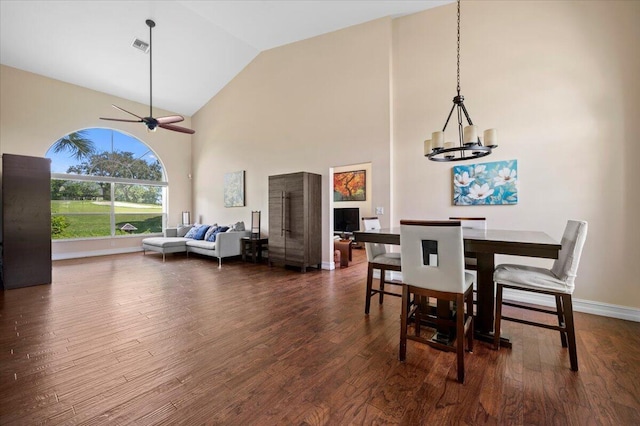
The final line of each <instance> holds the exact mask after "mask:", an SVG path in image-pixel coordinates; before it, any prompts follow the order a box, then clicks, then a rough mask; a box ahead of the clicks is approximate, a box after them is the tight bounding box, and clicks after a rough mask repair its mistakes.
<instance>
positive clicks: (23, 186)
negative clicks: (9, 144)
mask: <svg viewBox="0 0 640 426" xmlns="http://www.w3.org/2000/svg"><path fill="white" fill-rule="evenodd" d="M50 191H51V161H50V160H49V159H48V158H39V157H28V156H23V155H13V154H3V155H2V236H3V241H2V281H3V287H4V289H5V290H9V289H12V288H19V287H26V286H31V285H38V284H50V283H51V199H50Z"/></svg>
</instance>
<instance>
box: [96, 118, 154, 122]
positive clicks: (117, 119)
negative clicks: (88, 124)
mask: <svg viewBox="0 0 640 426" xmlns="http://www.w3.org/2000/svg"><path fill="white" fill-rule="evenodd" d="M100 120H109V121H124V122H126V123H142V122H143V121H142V120H125V119H123V118H105V117H100Z"/></svg>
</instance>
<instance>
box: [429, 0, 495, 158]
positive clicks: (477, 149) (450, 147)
mask: <svg viewBox="0 0 640 426" xmlns="http://www.w3.org/2000/svg"><path fill="white" fill-rule="evenodd" d="M457 65H458V86H457V92H458V95H457V96H456V97H454V98H453V106H452V107H451V111H450V112H449V116H448V117H447V121H446V122H445V123H444V127H443V128H442V131H439V132H433V133H432V134H431V139H427V140H425V141H424V155H425V157H427V158H429V160H431V161H463V160H472V159H474V158H480V157H484V156H487V155H489V154H491V151H492V150H493V149H494V148H497V147H498V145H497V142H498V139H497V134H496V129H487V130H485V131H484V134H483V139H484V145H483V144H482V142H481V140H480V137H479V136H478V126H476V125H475V124H473V122H472V121H471V117H470V116H469V113H468V112H467V108H466V107H465V106H464V96H462V95H461V94H460V0H458V64H457ZM454 110H457V113H458V145H457V146H456V145H455V144H454V143H453V142H445V141H444V131H445V130H446V129H447V125H448V124H449V119H451V116H452V115H453V111H454ZM463 116H464V118H466V120H467V123H468V125H467V126H463V124H462V122H463Z"/></svg>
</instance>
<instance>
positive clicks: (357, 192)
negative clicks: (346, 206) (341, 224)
mask: <svg viewBox="0 0 640 426" xmlns="http://www.w3.org/2000/svg"><path fill="white" fill-rule="evenodd" d="M366 179H367V173H366V171H365V170H355V171H351V172H338V173H334V174H333V201H365V200H366V199H367V191H366V188H367V186H366Z"/></svg>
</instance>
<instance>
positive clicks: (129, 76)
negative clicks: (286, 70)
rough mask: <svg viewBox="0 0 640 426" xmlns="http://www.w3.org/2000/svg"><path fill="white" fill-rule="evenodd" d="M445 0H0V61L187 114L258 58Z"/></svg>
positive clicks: (419, 9) (443, 2)
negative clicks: (141, 46)
mask: <svg viewBox="0 0 640 426" xmlns="http://www.w3.org/2000/svg"><path fill="white" fill-rule="evenodd" d="M452 1H453V0H411V1H401V0H398V1H383V0H372V1H370V0H355V1H350V0H344V1H339V0H324V1H318V0H316V1H302V0H289V1H271V0H267V1H248V0H245V1H204V0H200V1H177V0H163V1H122V0H120V1H116V0H111V1H96V0H90V1H87V0H85V1H77V0H71V1H50V0H46V1H34V0H21V1H14V0H0V63H2V64H4V65H8V66H11V67H14V68H19V69H22V70H26V71H30V72H33V73H36V74H41V75H44V76H47V77H50V78H54V79H57V80H62V81H65V82H68V83H72V84H75V85H78V86H83V87H87V88H90V89H93V90H97V91H100V92H104V93H108V94H110V95H115V96H118V97H121V98H125V99H129V100H132V101H137V102H140V103H143V104H147V105H148V104H149V56H148V55H145V54H144V53H142V52H141V51H139V50H137V49H134V48H133V47H131V44H132V42H133V40H134V39H135V38H139V39H141V40H144V41H146V42H148V41H149V28H148V27H147V25H146V24H145V20H146V19H153V20H154V21H155V22H156V27H155V28H154V29H153V105H154V107H156V106H157V107H160V108H163V109H166V110H169V111H173V112H177V113H179V114H184V115H188V116H190V115H193V114H194V113H195V112H196V111H198V109H200V108H201V107H202V106H203V105H204V104H205V103H206V102H207V101H209V99H211V98H212V97H213V96H214V95H215V94H216V93H218V91H219V90H220V89H222V88H223V87H224V86H225V85H226V84H227V83H228V82H229V81H231V79H233V77H234V76H235V75H236V74H238V73H239V72H240V71H241V70H242V69H243V68H244V67H245V66H246V65H247V64H248V63H250V62H251V61H252V60H253V58H255V57H256V56H257V55H258V53H260V52H261V51H263V50H267V49H271V48H274V47H277V46H281V45H284V44H288V43H292V42H295V41H299V40H303V39H306V38H309V37H314V36H316V35H319V34H323V33H327V32H331V31H335V30H338V29H340V28H345V27H348V26H351V25H356V24H360V23H363V22H367V21H370V20H373V19H378V18H381V17H385V16H392V17H397V16H402V15H406V14H410V13H415V12H418V11H422V10H425V9H428V8H431V7H436V6H440V5H442V4H445V3H451V2H452Z"/></svg>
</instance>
